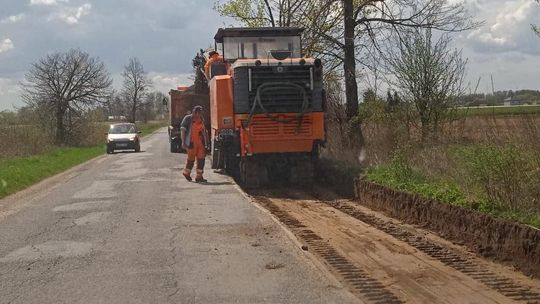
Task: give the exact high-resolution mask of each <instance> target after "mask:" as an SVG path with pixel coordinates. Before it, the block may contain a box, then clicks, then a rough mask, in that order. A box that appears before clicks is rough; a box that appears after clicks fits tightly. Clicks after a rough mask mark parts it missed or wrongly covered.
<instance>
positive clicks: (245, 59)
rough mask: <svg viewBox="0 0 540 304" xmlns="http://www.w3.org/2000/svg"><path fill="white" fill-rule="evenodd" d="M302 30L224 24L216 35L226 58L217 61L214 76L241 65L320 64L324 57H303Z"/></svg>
mask: <svg viewBox="0 0 540 304" xmlns="http://www.w3.org/2000/svg"><path fill="white" fill-rule="evenodd" d="M302 32H303V29H302V28H292V27H279V28H276V27H263V28H220V29H219V30H218V32H217V33H216V35H215V37H214V40H215V50H217V51H218V52H219V53H220V54H222V56H223V59H224V62H223V63H221V62H219V63H215V64H214V65H213V69H212V70H213V71H211V77H213V76H215V75H224V74H227V73H230V72H229V69H231V68H232V69H234V68H235V67H238V66H249V65H252V66H260V65H266V66H277V65H298V64H301V65H304V64H306V63H307V64H314V63H316V62H317V63H318V64H319V65H320V60H313V59H308V58H302V40H301V34H302ZM211 77H210V78H211Z"/></svg>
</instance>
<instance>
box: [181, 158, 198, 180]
mask: <svg viewBox="0 0 540 304" xmlns="http://www.w3.org/2000/svg"><path fill="white" fill-rule="evenodd" d="M193 165H195V161H193V160H188V161H187V163H186V167H185V168H184V172H182V175H183V176H184V177H185V178H186V179H187V180H188V181H192V180H193V179H192V178H191V170H192V169H193Z"/></svg>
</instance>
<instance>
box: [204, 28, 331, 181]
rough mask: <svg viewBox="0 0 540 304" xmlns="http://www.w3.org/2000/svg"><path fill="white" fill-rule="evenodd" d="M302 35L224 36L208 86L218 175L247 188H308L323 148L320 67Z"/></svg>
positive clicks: (240, 31) (279, 31) (227, 32)
mask: <svg viewBox="0 0 540 304" xmlns="http://www.w3.org/2000/svg"><path fill="white" fill-rule="evenodd" d="M302 31H303V30H302V29H299V28H225V29H223V28H220V29H219V30H218V32H217V34H216V35H215V37H214V39H215V49H216V51H218V52H219V53H220V54H221V55H222V56H223V60H222V61H219V62H213V63H212V64H211V66H210V71H209V75H208V78H209V79H210V80H209V85H210V117H211V139H212V151H211V152H212V168H214V169H224V170H226V172H227V173H229V174H231V175H233V176H235V177H236V178H238V179H239V180H240V182H241V183H242V184H243V185H244V186H246V187H248V188H256V187H259V186H261V185H264V184H267V183H271V182H274V181H283V182H286V183H290V184H299V185H304V186H308V185H311V184H312V183H313V175H314V163H315V162H316V161H317V159H318V156H319V155H318V154H319V147H320V146H321V145H323V144H324V142H325V123H324V117H325V96H324V91H323V84H322V76H323V72H322V62H321V60H320V59H313V58H303V57H302V44H301V33H302Z"/></svg>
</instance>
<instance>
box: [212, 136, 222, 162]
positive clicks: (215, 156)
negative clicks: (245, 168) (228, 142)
mask: <svg viewBox="0 0 540 304" xmlns="http://www.w3.org/2000/svg"><path fill="white" fill-rule="evenodd" d="M223 158H224V155H223V152H222V149H221V148H220V147H218V143H217V141H216V140H213V141H212V169H223V167H224V161H223Z"/></svg>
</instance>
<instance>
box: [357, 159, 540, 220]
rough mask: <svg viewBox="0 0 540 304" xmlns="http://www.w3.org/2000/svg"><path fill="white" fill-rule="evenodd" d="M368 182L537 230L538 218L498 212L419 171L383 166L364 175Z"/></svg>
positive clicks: (489, 203)
mask: <svg viewBox="0 0 540 304" xmlns="http://www.w3.org/2000/svg"><path fill="white" fill-rule="evenodd" d="M366 177H367V179H368V180H369V181H371V182H374V183H376V184H380V185H383V186H387V187H389V188H392V189H395V190H399V191H404V192H410V193H416V194H418V195H420V196H423V197H426V198H431V199H435V200H438V201H441V202H443V203H448V204H452V205H457V206H461V207H464V208H467V209H471V210H476V211H480V212H483V213H486V214H490V215H492V216H495V217H498V218H502V219H507V220H512V221H518V222H521V223H524V224H527V225H530V226H533V227H536V228H538V229H540V214H533V213H528V212H523V211H512V210H508V209H501V208H498V207H497V206H496V204H495V203H494V202H492V201H490V200H488V199H485V198H474V199H471V198H470V195H468V194H467V193H466V192H465V191H463V189H461V187H460V186H459V185H457V184H456V183H453V182H452V181H448V180H444V179H437V178H433V177H428V176H427V175H425V174H424V173H422V172H421V171H420V170H416V169H414V168H411V167H409V166H403V165H401V164H396V163H392V164H386V165H382V166H377V167H372V168H370V169H369V170H368V171H367V174H366Z"/></svg>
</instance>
